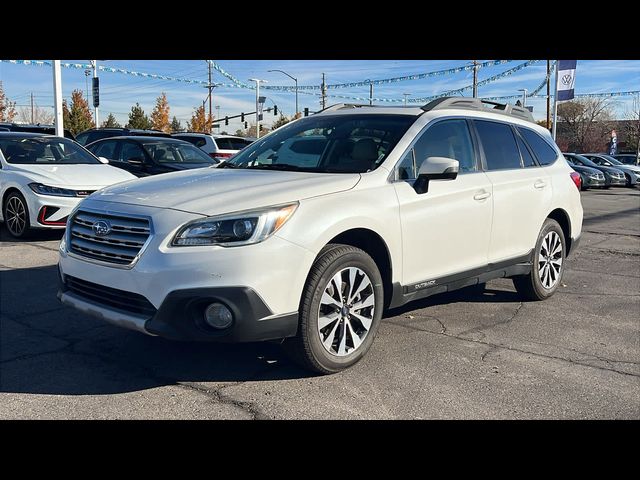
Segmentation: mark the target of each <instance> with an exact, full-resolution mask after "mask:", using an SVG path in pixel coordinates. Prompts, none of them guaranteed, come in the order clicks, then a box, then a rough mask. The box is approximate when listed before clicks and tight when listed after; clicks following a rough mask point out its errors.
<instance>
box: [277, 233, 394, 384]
mask: <svg viewBox="0 0 640 480" xmlns="http://www.w3.org/2000/svg"><path fill="white" fill-rule="evenodd" d="M383 299H384V291H383V286H382V277H381V275H380V271H379V270H378V267H377V265H376V264H375V262H374V261H373V259H372V258H371V257H370V256H369V255H367V253H365V252H364V251H363V250H360V249H359V248H356V247H352V246H350V245H339V244H331V245H328V246H327V247H325V249H323V251H322V252H321V253H320V255H319V256H318V258H317V260H316V262H315V263H314V264H313V267H312V268H311V272H310V273H309V276H308V278H307V283H306V285H305V288H304V292H303V294H302V301H301V303H300V324H299V327H298V334H297V336H295V337H293V338H289V339H287V340H286V341H285V343H284V347H285V349H286V351H287V352H288V353H289V355H290V356H291V358H292V359H293V360H294V361H295V362H296V363H298V364H299V365H301V366H302V367H304V368H307V369H309V370H313V371H315V372H318V373H325V374H326V373H335V372H339V371H341V370H344V369H346V368H348V367H350V366H352V365H354V364H355V363H357V362H358V361H360V360H361V359H362V357H364V355H365V354H366V353H367V351H368V350H369V348H370V347H371V344H372V343H373V340H374V338H375V335H376V332H377V330H378V325H379V323H380V320H381V318H382V309H383Z"/></svg>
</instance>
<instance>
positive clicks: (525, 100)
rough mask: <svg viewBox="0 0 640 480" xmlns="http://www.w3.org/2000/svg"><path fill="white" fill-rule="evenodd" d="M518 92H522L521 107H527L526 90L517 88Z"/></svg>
mask: <svg viewBox="0 0 640 480" xmlns="http://www.w3.org/2000/svg"><path fill="white" fill-rule="evenodd" d="M518 91H519V92H522V106H523V107H526V106H527V89H526V88H519V89H518Z"/></svg>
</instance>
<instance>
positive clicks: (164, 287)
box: [58, 98, 582, 373]
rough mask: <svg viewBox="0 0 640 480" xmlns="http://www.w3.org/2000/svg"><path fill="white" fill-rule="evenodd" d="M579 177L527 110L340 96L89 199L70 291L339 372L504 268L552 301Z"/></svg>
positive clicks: (158, 331) (145, 326)
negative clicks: (439, 299)
mask: <svg viewBox="0 0 640 480" xmlns="http://www.w3.org/2000/svg"><path fill="white" fill-rule="evenodd" d="M487 105H488V106H487ZM283 145H286V146H287V150H286V152H287V153H286V162H282V161H280V160H281V158H280V153H281V148H282V146H283ZM291 152H294V153H299V154H300V155H301V157H300V158H301V160H300V162H297V160H296V157H295V156H293V155H291ZM311 155H314V156H315V163H314V164H313V165H311V164H310V161H309V159H310V156H311ZM576 177H577V178H576ZM576 186H579V175H578V174H577V173H576V172H574V171H573V170H572V169H571V168H570V167H569V165H568V164H567V162H566V161H565V160H564V158H563V156H562V154H561V153H560V151H559V150H558V148H557V146H556V145H555V143H554V142H553V140H552V139H551V136H550V135H549V132H548V131H547V130H545V129H544V128H542V127H540V126H538V125H536V124H535V123H534V122H533V118H532V117H531V114H530V113H529V112H528V111H527V110H525V109H522V108H519V107H515V106H509V105H498V104H490V103H488V102H481V101H480V100H477V99H469V98H446V99H439V100H436V101H434V102H431V103H430V104H428V105H426V106H424V107H422V108H380V107H368V106H355V105H336V106H334V107H330V108H328V109H326V110H324V111H322V112H320V113H318V114H315V115H312V116H310V117H306V118H302V119H300V120H297V121H295V122H292V123H289V124H287V125H285V126H283V127H281V128H279V129H278V130H275V131H274V132H272V133H270V134H269V135H267V136H266V137H264V138H262V139H260V141H258V142H256V143H254V144H253V145H251V146H249V147H248V148H246V149H244V150H243V151H242V152H241V153H239V154H238V155H237V156H236V157H234V158H233V159H232V160H230V161H227V162H225V163H223V164H222V165H221V167H220V168H212V169H201V170H196V171H185V172H178V173H170V174H166V175H158V176H155V177H148V178H144V179H139V180H134V181H131V182H127V183H124V184H122V185H120V186H113V187H109V188H105V189H103V190H101V191H99V192H96V193H95V194H93V195H91V196H90V197H88V198H87V199H86V200H84V201H83V202H82V204H81V205H80V206H79V207H78V208H77V209H76V210H75V211H74V212H73V213H72V214H71V215H70V217H69V221H68V224H67V234H66V237H65V238H64V239H63V241H62V243H61V245H60V263H59V267H60V274H61V275H60V279H61V282H62V286H61V289H60V292H59V294H58V296H59V298H60V300H61V301H62V302H63V303H64V304H67V305H70V306H73V307H75V308H77V309H79V310H81V311H83V312H86V313H89V314H93V315H97V316H98V317H101V318H103V319H104V320H106V321H109V322H112V323H115V324H117V325H120V326H123V327H128V328H132V329H135V330H138V331H141V332H145V333H148V334H151V335H160V336H163V337H167V338H171V339H181V340H213V341H226V342H242V341H257V340H283V344H284V346H285V348H286V349H287V350H288V351H289V352H291V354H292V356H293V357H294V358H295V359H296V360H298V361H299V362H300V363H301V364H302V365H303V366H305V367H307V368H310V369H312V370H315V371H317V372H322V373H331V372H337V371H339V370H342V369H344V368H347V367H349V366H351V365H353V364H354V363H356V362H357V361H358V360H360V358H362V357H363V355H364V354H365V353H366V352H367V350H368V349H369V347H370V346H371V343H372V342H373V340H374V337H375V334H376V331H377V329H378V326H379V324H380V321H381V318H382V314H383V311H384V310H385V309H386V308H390V307H391V308H393V307H398V306H400V305H403V304H405V303H408V302H410V301H412V300H415V299H418V298H423V297H426V296H429V295H433V294H436V293H440V292H446V291H450V290H455V289H458V288H461V287H465V286H469V285H476V284H480V285H482V284H484V282H486V281H488V280H490V279H493V278H498V277H511V278H513V282H514V284H515V287H516V289H517V290H518V292H520V293H521V294H522V296H523V297H524V298H527V299H531V300H542V299H545V298H548V297H549V296H551V295H552V294H553V293H554V292H555V290H556V289H557V288H558V286H559V285H560V283H561V279H562V274H563V271H564V267H565V259H566V257H567V255H568V254H569V253H570V252H572V251H573V250H574V249H575V248H576V246H577V244H578V240H579V237H580V232H581V228H582V206H581V203H580V194H579V190H578V188H576Z"/></svg>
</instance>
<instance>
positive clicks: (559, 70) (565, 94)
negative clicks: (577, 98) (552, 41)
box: [553, 60, 578, 141]
mask: <svg viewBox="0 0 640 480" xmlns="http://www.w3.org/2000/svg"><path fill="white" fill-rule="evenodd" d="M577 63H578V61H577V60H558V62H557V63H556V96H555V98H554V102H553V140H554V141H555V139H556V129H557V125H558V103H560V102H566V101H567V100H572V99H573V97H574V87H575V84H576V64H577Z"/></svg>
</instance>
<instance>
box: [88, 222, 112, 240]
mask: <svg viewBox="0 0 640 480" xmlns="http://www.w3.org/2000/svg"><path fill="white" fill-rule="evenodd" d="M92 228H93V233H95V234H96V235H97V236H98V237H104V236H105V235H109V233H110V232H111V225H109V222H105V221H104V220H100V221H98V222H96V223H94V224H93V227H92Z"/></svg>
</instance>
